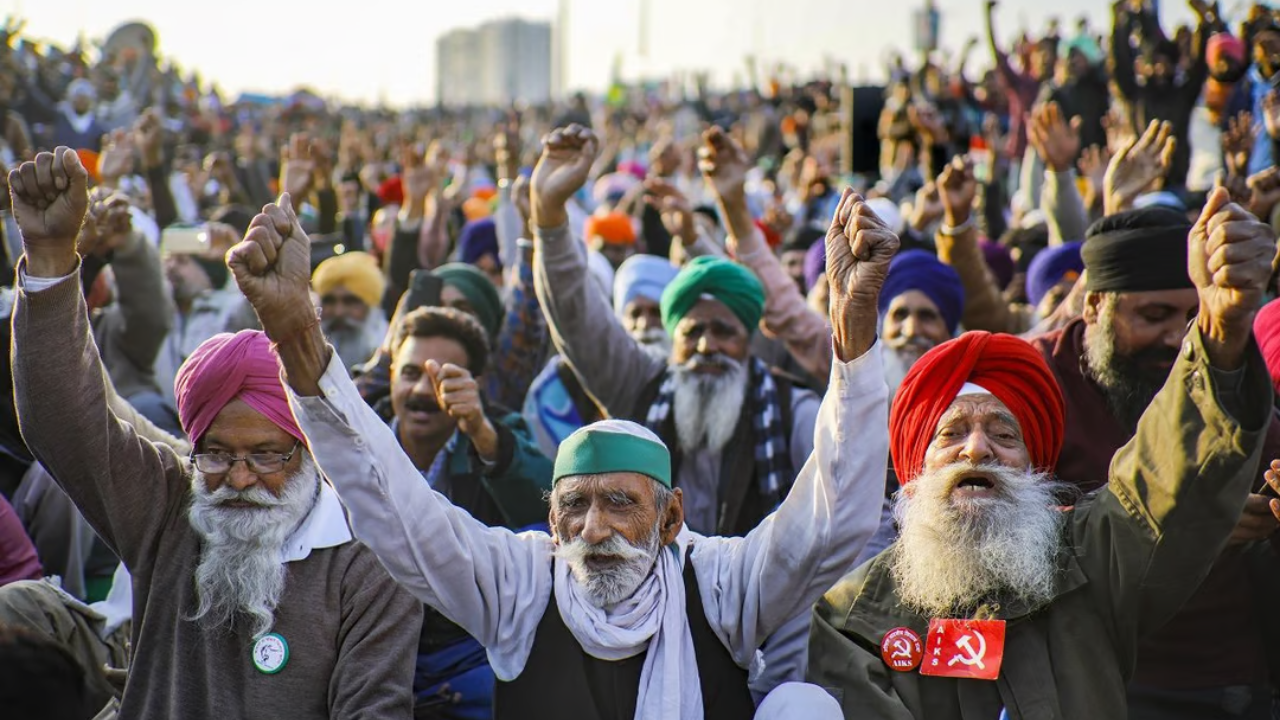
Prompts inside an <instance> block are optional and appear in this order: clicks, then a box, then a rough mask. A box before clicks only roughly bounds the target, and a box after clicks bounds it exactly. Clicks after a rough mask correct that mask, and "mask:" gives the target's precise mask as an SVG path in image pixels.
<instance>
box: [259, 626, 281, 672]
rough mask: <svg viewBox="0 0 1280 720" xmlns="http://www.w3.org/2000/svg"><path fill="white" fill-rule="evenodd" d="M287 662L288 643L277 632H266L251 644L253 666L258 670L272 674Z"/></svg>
mask: <svg viewBox="0 0 1280 720" xmlns="http://www.w3.org/2000/svg"><path fill="white" fill-rule="evenodd" d="M287 662H289V643H287V642H285V639H284V637H283V636H281V635H280V634H278V633H267V634H266V635H263V636H262V637H260V638H258V642H256V643H254V644H253V666H254V667H256V668H258V672H261V673H265V674H267V675H274V674H276V673H278V672H280V671H281V670H283V669H284V664H285V663H287Z"/></svg>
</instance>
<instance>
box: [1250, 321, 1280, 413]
mask: <svg viewBox="0 0 1280 720" xmlns="http://www.w3.org/2000/svg"><path fill="white" fill-rule="evenodd" d="M1253 337H1254V338H1255V339H1256V340H1257V341H1258V349H1259V350H1261V351H1262V360H1263V362H1265V363H1266V364H1267V372H1268V373H1269V374H1270V375H1271V384H1272V385H1273V386H1274V387H1276V388H1277V390H1276V392H1280V300H1272V301H1271V302H1269V303H1267V304H1266V305H1263V306H1262V309H1261V310H1259V311H1258V314H1257V316H1255V317H1254V319H1253Z"/></svg>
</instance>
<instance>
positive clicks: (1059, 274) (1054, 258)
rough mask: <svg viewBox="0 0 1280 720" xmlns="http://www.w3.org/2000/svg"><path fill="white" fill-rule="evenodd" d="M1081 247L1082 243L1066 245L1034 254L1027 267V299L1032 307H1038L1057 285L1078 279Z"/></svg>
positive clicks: (1081, 269)
mask: <svg viewBox="0 0 1280 720" xmlns="http://www.w3.org/2000/svg"><path fill="white" fill-rule="evenodd" d="M1082 245H1084V243H1080V242H1073V243H1066V244H1065V245H1058V246H1056V247H1051V248H1045V249H1044V250H1041V251H1040V252H1038V253H1036V256H1035V258H1034V259H1032V260H1031V264H1030V265H1028V266H1027V299H1028V300H1030V301H1031V304H1032V305H1033V306H1035V305H1039V304H1040V301H1041V300H1043V299H1044V296H1045V295H1048V294H1049V291H1050V290H1052V289H1053V288H1054V287H1055V286H1057V284H1058V283H1060V282H1062V281H1063V280H1065V279H1067V278H1071V279H1072V280H1074V279H1076V278H1078V277H1080V273H1082V272H1084V260H1083V259H1082V258H1081V257H1080V247H1081V246H1082Z"/></svg>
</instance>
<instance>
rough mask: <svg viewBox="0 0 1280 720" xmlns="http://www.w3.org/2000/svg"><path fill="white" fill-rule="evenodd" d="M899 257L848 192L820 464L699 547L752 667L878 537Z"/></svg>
mask: <svg viewBox="0 0 1280 720" xmlns="http://www.w3.org/2000/svg"><path fill="white" fill-rule="evenodd" d="M897 249H898V238H897V236H896V235H894V234H893V233H892V232H891V231H890V230H889V229H888V227H887V226H886V225H885V224H884V222H883V221H882V220H880V218H878V217H876V216H875V214H874V213H873V212H872V211H871V209H870V208H868V207H867V206H866V205H865V204H864V203H863V202H862V198H861V197H859V196H858V195H856V194H855V193H853V192H852V191H851V190H846V191H845V193H844V196H843V197H842V198H841V201H840V206H839V209H838V210H837V211H836V216H835V218H834V219H833V220H832V223H831V229H830V230H829V231H828V233H827V272H828V276H829V278H830V282H831V326H832V335H833V342H834V345H835V349H834V352H835V360H834V367H833V368H832V372H831V384H830V387H829V389H828V390H827V395H826V398H825V399H824V400H823V404H822V409H821V410H820V411H819V413H818V422H817V428H816V431H815V434H814V450H813V454H812V455H810V457H809V461H808V462H807V463H806V464H805V466H804V468H803V469H802V470H801V471H800V474H799V476H798V477H797V478H796V483H795V485H794V486H792V488H791V492H790V493H788V494H787V498H786V500H784V501H783V502H782V505H781V506H780V507H779V508H778V510H777V511H775V512H774V513H772V514H771V515H769V516H768V517H766V518H765V519H764V520H763V521H762V522H761V523H760V525H759V526H757V527H756V528H755V529H754V530H752V531H751V532H749V533H748V534H747V536H746V537H744V538H699V539H698V540H696V541H695V544H694V551H693V556H692V561H693V562H694V567H695V569H696V571H697V573H698V585H699V587H700V588H701V591H702V598H703V603H704V606H705V607H706V609H707V618H708V620H710V621H711V625H712V627H713V628H714V629H715V630H716V632H717V634H718V635H719V636H720V639H721V640H722V641H723V642H724V643H725V646H726V647H728V648H729V649H730V651H731V652H732V654H733V656H734V658H735V660H737V661H738V662H739V663H741V664H743V665H744V666H745V664H746V663H747V661H749V660H750V658H751V656H752V654H753V653H754V652H755V650H756V648H758V647H759V646H760V645H761V644H763V643H764V641H765V640H766V639H767V638H768V637H769V636H770V635H771V634H772V633H773V632H774V631H775V630H777V629H778V628H779V627H780V626H781V625H782V623H784V622H786V621H787V620H788V619H790V618H792V617H794V616H795V614H796V613H798V612H800V611H801V610H803V609H805V608H807V607H808V606H809V605H811V604H812V603H813V602H814V601H815V600H817V599H818V597H819V596H820V595H821V594H822V593H823V592H824V591H826V590H827V589H828V588H829V587H831V585H832V584H833V583H834V582H835V581H836V580H837V579H838V578H839V577H841V575H843V574H844V573H846V572H847V571H848V570H849V567H850V566H851V565H852V563H853V561H854V559H855V558H856V557H857V556H858V553H859V552H860V551H861V550H862V547H863V546H864V545H865V544H866V542H867V541H868V540H869V539H870V538H871V536H872V535H873V534H874V533H875V531H876V528H877V527H878V526H879V523H880V505H881V502H880V500H881V498H882V497H883V495H884V473H885V467H886V466H887V462H888V452H889V433H888V427H887V424H886V423H885V417H886V416H887V414H888V411H889V410H888V388H887V386H886V385H885V381H884V374H883V371H882V369H881V366H880V352H879V347H878V345H877V343H876V312H875V308H876V300H877V298H878V296H879V293H880V288H881V286H882V285H883V283H884V278H885V275H886V274H887V273H888V268H889V261H890V260H891V259H892V257H893V255H894V253H896V252H897ZM855 437H856V440H855V439H854V438H855Z"/></svg>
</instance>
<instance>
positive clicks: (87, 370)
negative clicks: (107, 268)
mask: <svg viewBox="0 0 1280 720" xmlns="http://www.w3.org/2000/svg"><path fill="white" fill-rule="evenodd" d="M24 267H25V266H24V265H20V266H19V271H20V272H21V271H22V270H23V268H24ZM24 284H25V283H24V282H20V283H19V288H18V294H17V301H16V304H15V307H14V313H13V386H14V401H15V404H16V405H17V409H18V425H19V428H20V429H21V431H22V436H23V438H24V439H25V440H26V443H27V446H28V447H29V448H30V449H31V452H32V454H33V455H34V456H35V457H36V459H37V460H39V461H40V462H41V463H42V464H43V465H44V466H45V468H47V469H48V470H49V474H50V475H52V476H53V477H54V478H55V479H56V480H57V482H58V485H60V486H61V487H62V489H63V490H64V491H65V492H66V493H67V495H68V496H70V498H71V500H72V502H74V503H75V504H76V507H77V508H79V510H80V512H81V513H82V514H83V515H84V517H85V519H86V520H88V521H89V524H90V525H91V526H93V529H94V530H95V531H96V532H97V533H98V535H99V536H100V537H102V539H103V540H104V541H105V542H106V543H107V544H108V546H110V547H111V549H112V550H113V551H115V553H116V554H117V555H119V556H120V558H121V559H122V560H124V562H125V565H126V567H129V568H130V569H131V570H132V569H134V568H139V567H147V566H149V565H150V563H151V560H152V558H153V557H154V554H155V550H156V547H155V546H156V542H157V540H158V538H159V537H160V531H161V529H162V528H163V527H165V526H166V525H168V524H170V523H171V522H173V521H174V520H175V519H178V518H179V516H180V515H181V512H182V505H183V504H184V501H185V497H186V492H187V479H186V478H187V475H186V473H185V472H184V469H183V461H182V459H181V458H179V457H178V455H177V454H176V453H175V452H174V451H173V450H172V449H170V448H169V447H167V446H163V445H156V444H153V443H152V442H150V441H148V440H146V439H144V438H142V437H140V436H139V435H138V434H137V433H136V432H135V431H134V429H133V427H132V426H131V425H129V424H127V423H125V422H122V421H121V420H120V418H119V417H117V416H116V414H115V413H114V412H113V411H112V410H111V408H110V406H109V402H108V391H107V382H106V379H105V375H104V371H103V367H102V361H101V360H100V359H99V358H98V348H97V346H96V345H95V344H94V342H93V338H92V336H91V335H90V331H89V315H88V312H87V311H86V308H85V304H84V299H83V297H82V296H81V293H80V273H79V269H78V268H77V270H76V272H75V273H74V274H72V275H69V276H67V277H65V278H62V279H61V280H59V281H58V282H57V283H56V284H54V285H53V286H51V287H48V288H45V289H43V290H40V291H37V292H28V291H27V290H26V289H25V287H23V285H24Z"/></svg>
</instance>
